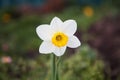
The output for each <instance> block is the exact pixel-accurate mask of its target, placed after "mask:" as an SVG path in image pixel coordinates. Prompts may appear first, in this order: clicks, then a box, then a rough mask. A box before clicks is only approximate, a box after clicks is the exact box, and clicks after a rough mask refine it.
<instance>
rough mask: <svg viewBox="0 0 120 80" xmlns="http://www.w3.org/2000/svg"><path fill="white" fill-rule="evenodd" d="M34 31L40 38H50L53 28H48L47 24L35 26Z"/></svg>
mask: <svg viewBox="0 0 120 80" xmlns="http://www.w3.org/2000/svg"><path fill="white" fill-rule="evenodd" d="M36 32H37V34H38V36H39V37H40V38H41V39H42V40H50V39H51V37H52V34H53V30H52V29H51V28H50V26H49V25H40V26H38V27H37V28H36Z"/></svg>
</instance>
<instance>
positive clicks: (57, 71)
mask: <svg viewBox="0 0 120 80" xmlns="http://www.w3.org/2000/svg"><path fill="white" fill-rule="evenodd" d="M60 58H61V57H59V58H58V60H57V63H56V73H55V75H56V76H55V80H59V63H60V60H61V59H60Z"/></svg>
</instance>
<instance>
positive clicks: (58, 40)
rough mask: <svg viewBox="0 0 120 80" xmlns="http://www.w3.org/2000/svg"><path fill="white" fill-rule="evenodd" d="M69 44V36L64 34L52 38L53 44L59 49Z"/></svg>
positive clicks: (60, 33)
mask: <svg viewBox="0 0 120 80" xmlns="http://www.w3.org/2000/svg"><path fill="white" fill-rule="evenodd" d="M67 42H68V36H66V35H65V34H64V33H62V32H57V33H55V34H54V35H53V37H52V43H53V44H54V45H55V46H57V47H62V46H65V45H66V44H67Z"/></svg>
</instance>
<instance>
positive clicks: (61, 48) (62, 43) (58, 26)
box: [36, 17, 81, 56]
mask: <svg viewBox="0 0 120 80" xmlns="http://www.w3.org/2000/svg"><path fill="white" fill-rule="evenodd" d="M76 30H77V23H76V21H75V20H66V21H65V22H62V21H61V20H60V19H59V18H58V17H54V18H53V19H52V21H51V23H50V25H48V24H43V25H40V26H38V27H37V28H36V32H37V34H38V36H39V37H40V38H41V39H42V40H43V42H42V44H41V46H40V48H39V52H40V53H43V54H49V53H54V54H55V55H56V56H62V55H63V54H64V53H65V50H66V47H70V48H77V47H78V46H80V45H81V43H80V41H79V39H78V38H77V37H76V36H75V35H74V33H75V32H76Z"/></svg>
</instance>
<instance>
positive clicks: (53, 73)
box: [51, 54, 56, 80]
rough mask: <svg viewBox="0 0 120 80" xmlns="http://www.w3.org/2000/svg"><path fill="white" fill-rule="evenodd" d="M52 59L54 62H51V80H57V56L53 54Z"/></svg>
mask: <svg viewBox="0 0 120 80" xmlns="http://www.w3.org/2000/svg"><path fill="white" fill-rule="evenodd" d="M51 59H52V61H51V64H52V65H51V70H52V74H51V80H55V72H56V71H55V70H56V67H55V55H54V54H52V55H51Z"/></svg>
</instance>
